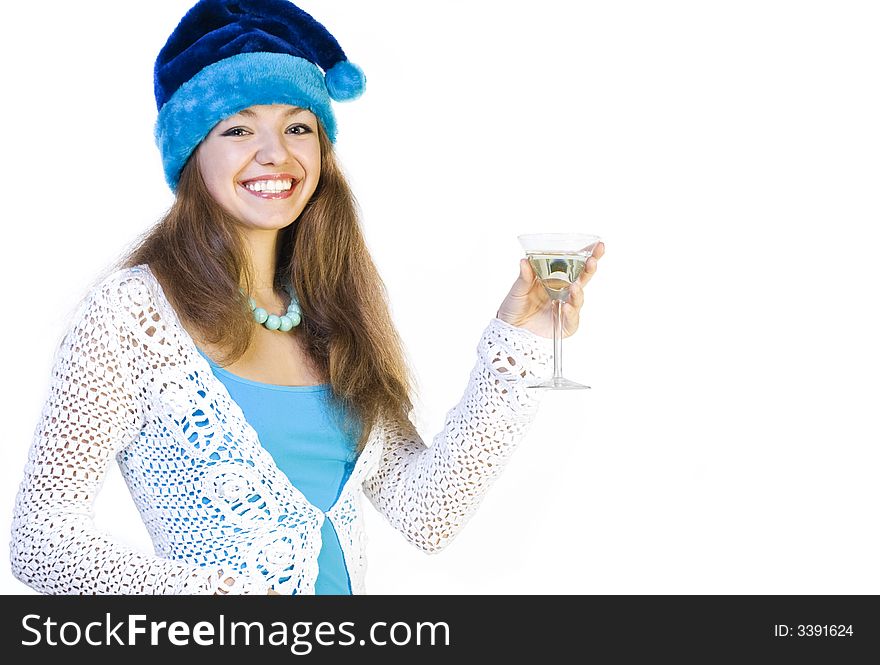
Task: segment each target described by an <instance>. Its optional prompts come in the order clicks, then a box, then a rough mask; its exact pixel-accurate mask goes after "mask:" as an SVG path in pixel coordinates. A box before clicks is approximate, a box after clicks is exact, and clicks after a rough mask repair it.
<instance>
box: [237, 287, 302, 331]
mask: <svg viewBox="0 0 880 665" xmlns="http://www.w3.org/2000/svg"><path fill="white" fill-rule="evenodd" d="M284 291H285V292H286V293H287V295H289V296H290V304H289V305H288V306H287V313H286V314H282V315H281V316H278V315H276V314H269V312H267V311H266V310H265V309H263V308H262V307H257V301H256V300H254V299H253V298H252V297H251V296H248V303H249V304H250V306H251V313H252V314H253V315H254V321H256V322H257V323H259V324H260V325H261V326H263V327H264V328H267V329H268V330H280V331H281V332H287V331H288V330H292V329H293V328H296V327H297V326H298V325H299V324H300V322H301V321H302V310H300V308H299V301H298V300H297V299H296V294H295V293H294V292H293V287H292V286H291V285H289V284H288V285H286V286H285V287H284ZM241 292H242V294H243V295H244V291H243V290H242V291H241Z"/></svg>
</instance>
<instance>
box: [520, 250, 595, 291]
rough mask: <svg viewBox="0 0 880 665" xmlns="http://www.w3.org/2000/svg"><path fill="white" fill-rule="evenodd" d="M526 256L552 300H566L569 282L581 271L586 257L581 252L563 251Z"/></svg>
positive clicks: (569, 287) (569, 286)
mask: <svg viewBox="0 0 880 665" xmlns="http://www.w3.org/2000/svg"><path fill="white" fill-rule="evenodd" d="M526 256H527V257H528V259H529V263H530V264H531V266H532V270H534V271H535V274H536V275H537V276H538V279H540V280H541V283H542V284H543V285H544V288H545V289H546V290H547V295H549V296H550V298H551V299H552V300H568V295H569V291H570V290H571V283H572V282H573V281H575V280H576V279H577V278H578V277H579V276H580V274H581V273H582V272H583V270H584V266H585V265H586V264H587V258H588V257H587V256H584V254H583V253H571V254H569V253H563V252H553V253H550V252H547V253H534V254H532V253H527V254H526Z"/></svg>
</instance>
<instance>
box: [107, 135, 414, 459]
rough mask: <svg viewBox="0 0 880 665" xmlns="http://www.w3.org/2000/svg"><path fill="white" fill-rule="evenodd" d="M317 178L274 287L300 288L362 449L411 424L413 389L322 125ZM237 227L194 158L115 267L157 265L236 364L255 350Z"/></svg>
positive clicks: (282, 252)
mask: <svg viewBox="0 0 880 665" xmlns="http://www.w3.org/2000/svg"><path fill="white" fill-rule="evenodd" d="M318 137H319V141H320V146H321V177H320V180H319V183H318V186H317V189H316V190H315V193H314V194H313V195H312V198H311V199H310V201H309V202H308V204H307V205H306V207H305V209H304V210H303V212H302V214H301V215H300V216H299V217H298V218H297V220H295V221H294V222H292V223H291V224H290V225H289V226H287V227H285V228H284V229H282V230H281V231H280V232H279V234H280V235H279V239H278V240H279V241H278V255H277V260H276V272H275V276H274V282H275V287H276V289H280V288H281V287H282V285H284V284H286V283H292V284H293V288H294V290H295V292H296V295H297V298H298V300H299V302H300V306H301V309H302V323H301V324H300V326H299V327H298V328H297V330H298V331H299V332H298V333H297V334H298V335H299V336H300V338H301V339H302V341H303V342H304V344H303V346H304V348H305V351H306V353H307V354H308V356H309V358H310V359H311V360H312V362H313V363H314V365H315V367H316V368H317V369H318V370H319V371H320V373H321V375H322V376H324V377H326V378H327V379H328V380H329V383H330V385H331V388H332V394H333V399H334V402H335V404H336V406H338V407H341V409H340V412H341V413H344V416H345V417H344V421H343V425H344V427H345V430H346V432H347V433H348V434H349V435H351V436H354V437H355V438H356V439H357V441H358V444H357V448H358V450H359V451H360V450H362V449H363V446H364V444H365V443H366V440H367V437H368V435H369V433H370V430H371V429H372V427H373V425H375V424H376V422H377V421H378V420H379V419H380V418H382V417H388V418H391V419H392V420H393V419H398V420H400V419H403V420H405V419H406V418H407V417H408V414H409V413H410V411H411V409H412V401H411V395H412V394H414V391H415V385H414V379H413V373H412V372H411V371H410V368H409V367H408V365H407V362H406V358H405V355H404V350H403V344H402V342H401V340H400V337H399V335H398V332H397V330H396V328H395V326H394V324H393V321H392V319H391V315H390V312H389V307H388V294H387V290H386V288H385V284H384V282H383V281H382V279H381V277H380V276H379V273H378V271H377V270H376V266H375V265H374V263H373V260H372V258H371V257H370V254H369V252H368V250H367V247H366V243H365V241H364V237H363V234H362V232H361V228H360V222H359V219H358V214H357V207H356V202H355V199H354V196H353V194H352V192H351V189H350V187H349V185H348V182H347V181H346V179H345V176H344V175H343V173H342V170H341V169H340V167H339V164H338V162H337V160H336V156H335V153H334V151H333V145H332V144H331V143H330V141H329V139H328V137H327V135H326V133H325V132H324V129H323V127H321V126H320V123H318ZM240 228H241V227H240V224H239V223H238V222H237V220H236V219H235V218H234V217H233V216H232V215H230V214H229V213H228V212H226V211H225V210H224V209H223V208H222V207H221V206H220V205H219V204H218V203H217V202H216V201H215V200H214V199H213V197H212V196H211V194H210V193H209V192H208V189H207V187H206V185H205V182H204V180H203V179H202V175H201V172H200V171H199V168H198V166H197V160H196V159H195V158H194V157H191V158H190V159H189V161H188V162H187V163H186V165H185V166H184V168H183V171H182V173H181V176H180V181H179V184H178V188H177V196H176V199H175V202H174V204H173V205H172V206H171V208H170V209H169V210H168V212H167V213H166V214H165V216H164V217H163V218H162V219H161V220H160V221H159V222H158V223H157V224H156V225H155V226H154V227H153V228H152V229H150V230H149V231H147V232H146V233H145V234H144V235H143V236H141V237H140V238H139V240H138V241H136V243H135V244H134V247H133V249H131V250H129V251H128V252H127V253H126V255H125V256H124V257H123V258H122V259H120V260H119V261H118V262H117V263H116V265H115V266H114V267H115V268H129V267H133V266H136V265H140V264H144V263H146V264H149V266H150V269H151V270H152V271H153V272H154V273H155V274H156V276H157V278H158V279H159V281H160V282H161V284H162V287H163V291H164V292H165V294H166V296H167V297H168V300H169V301H170V303H171V305H172V306H173V307H174V309H175V311H176V312H177V314H178V316H179V317H180V318H181V320H183V321H186V322H187V323H188V324H190V325H192V326H194V327H195V328H196V329H197V330H198V332H199V334H201V335H202V336H203V337H204V339H205V341H206V342H208V343H209V344H211V345H214V346H217V347H219V348H221V349H223V356H222V358H221V359H220V360H219V361H218V363H219V364H221V365H228V364H230V363H232V362H235V360H237V359H238V358H240V357H241V356H242V355H243V354H244V353H245V351H246V350H247V349H248V347H249V346H250V343H251V339H252V337H253V334H254V321H253V318H252V316H251V313H250V308H249V307H248V304H247V298H246V296H243V295H242V294H241V292H240V291H239V287H240V286H242V285H244V286H243V288H244V290H245V292H246V293H250V291H251V289H250V287H251V284H252V283H253V273H252V270H251V267H250V261H249V259H248V252H247V249H246V244H245V241H244V238H243V236H242V234H241V232H240Z"/></svg>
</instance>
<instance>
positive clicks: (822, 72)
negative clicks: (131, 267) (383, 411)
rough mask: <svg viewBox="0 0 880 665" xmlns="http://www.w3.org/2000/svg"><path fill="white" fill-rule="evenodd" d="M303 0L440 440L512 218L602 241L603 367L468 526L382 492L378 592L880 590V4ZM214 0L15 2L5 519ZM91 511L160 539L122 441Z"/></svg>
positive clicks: (528, 447) (153, 204) (527, 227)
mask: <svg viewBox="0 0 880 665" xmlns="http://www.w3.org/2000/svg"><path fill="white" fill-rule="evenodd" d="M300 4H301V6H302V7H303V8H304V9H306V10H307V11H310V12H312V13H313V14H314V15H315V16H316V17H317V18H318V19H319V20H321V21H322V22H323V23H325V24H326V25H327V26H328V27H329V28H330V29H331V31H332V32H333V33H334V34H335V35H336V37H337V38H338V40H339V41H340V43H341V45H342V47H343V48H344V49H345V50H346V52H347V54H348V56H349V57H350V59H351V60H352V61H354V62H356V63H358V64H359V65H360V66H361V67H362V68H363V69H364V71H365V72H366V74H367V77H368V87H367V92H366V94H365V96H364V97H362V98H361V99H360V100H358V101H356V102H352V103H349V104H341V105H337V106H336V109H337V114H338V120H339V126H340V132H339V141H338V151H339V153H340V157H341V160H342V163H343V166H344V168H345V170H346V172H347V174H348V176H349V177H350V179H351V182H352V184H353V187H354V190H355V192H356V194H357V197H358V200H359V202H360V206H361V208H362V212H363V226H364V231H365V234H366V237H367V240H368V243H369V245H370V248H371V250H372V252H373V255H374V257H375V259H376V261H377V263H378V265H379V268H380V271H381V274H382V276H383V278H384V279H385V281H386V283H387V285H388V289H389V292H390V296H391V300H392V306H393V315H394V318H395V321H396V323H397V325H398V327H399V330H400V332H401V334H402V336H403V338H404V341H405V343H406V345H407V352H408V354H409V358H410V359H411V361H412V363H413V365H414V367H415V368H416V370H417V378H418V381H419V385H420V388H421V393H420V395H421V400H420V401H419V402H418V412H417V416H416V418H417V425H418V426H419V429H420V431H421V432H422V435H423V438H425V440H426V441H430V440H431V439H432V438H433V436H434V435H435V434H436V433H437V432H438V431H439V430H440V429H441V428H442V423H443V418H444V415H445V413H446V412H447V411H448V409H450V408H451V407H452V406H453V405H454V404H455V403H456V402H457V401H458V399H459V398H460V396H461V394H462V391H463V390H464V387H465V385H466V383H467V377H468V373H469V371H470V369H471V367H472V366H473V363H474V360H475V357H476V356H475V347H476V343H477V340H478V339H479V336H480V333H481V332H482V330H483V328H484V326H485V325H486V324H487V323H488V321H489V320H490V319H491V318H492V316H494V314H495V311H496V309H497V307H498V305H499V304H500V302H501V300H502V299H503V297H504V295H505V294H506V292H507V290H508V288H509V287H510V285H511V284H512V282H513V280H514V279H515V277H516V274H517V269H518V260H519V258H520V256H521V250H520V247H519V245H518V243H517V240H516V235H517V234H518V233H523V232H538V231H555V230H579V231H583V232H587V233H598V234H600V235H602V236H603V237H604V238H605V241H606V246H607V254H606V257H605V258H604V259H603V260H602V262H601V265H600V270H599V273H598V274H597V276H596V277H595V278H594V279H593V281H592V282H591V284H590V285H589V286H588V288H587V292H586V304H585V307H584V310H583V314H582V327H581V329H580V330H579V332H578V333H577V334H576V335H575V336H574V337H572V338H569V339H567V340H566V341H565V343H564V344H563V351H564V360H565V372H566V374H568V375H569V376H570V378H573V379H576V380H581V381H583V382H586V383H589V384H591V385H592V386H593V389H592V390H591V391H585V392H571V393H566V392H559V393H548V394H546V395H545V397H544V398H543V401H542V405H541V408H540V411H539V414H538V417H537V420H536V421H535V422H534V424H533V426H532V428H531V430H530V431H529V434H528V435H527V437H526V439H525V440H524V441H523V443H522V446H521V448H520V449H519V450H518V451H517V452H516V454H515V455H514V457H513V459H512V461H511V463H510V465H509V467H508V468H507V470H506V471H505V473H504V474H503V475H502V477H501V478H500V479H499V480H498V481H497V483H496V484H495V485H494V487H493V488H492V489H491V491H490V492H489V494H488V496H487V497H486V499H485V501H484V503H483V505H482V507H481V508H480V510H479V511H478V512H477V514H476V515H475V516H474V518H473V519H472V520H471V522H470V523H469V524H468V526H467V527H466V528H465V529H464V531H463V532H462V533H461V534H460V536H459V537H458V538H457V539H456V540H455V541H454V542H453V543H452V544H451V545H450V546H449V548H448V549H447V550H446V551H445V552H443V553H441V554H439V555H436V556H426V555H424V554H422V553H420V552H419V551H417V550H416V549H415V548H413V547H412V546H410V545H408V544H407V543H406V542H405V541H404V540H403V538H402V537H400V536H399V535H397V534H396V533H394V532H393V531H392V530H391V529H390V528H389V527H388V526H387V525H386V524H385V523H384V522H383V521H382V519H381V517H380V516H379V515H378V514H377V513H375V512H374V511H373V509H372V508H371V507H367V511H368V512H367V519H368V533H369V537H370V540H369V546H368V547H369V549H368V555H369V561H370V564H369V570H368V577H367V587H368V591H369V592H371V593H373V594H383V593H404V594H410V593H412V594H431V593H436V594H445V593H472V594H489V593H502V594H505V593H526V594H532V593H552V594H569V593H586V594H657V593H668V594H691V593H693V594H704V593H713V594H714V593H720V594H739V593H768V594H777V593H795V594H801V593H820V594H824V593H841V594H860V593H871V594H876V593H880V573H878V566H877V561H878V558H880V557H878V554H880V552H878V545H880V536H878V528H877V527H878V519H877V515H878V508H880V501H878V499H880V482H878V470H880V468H878V467H880V454H878V443H880V436H878V434H880V425H878V397H880V389H878V380H880V379H878V377H880V358H878V356H880V353H878V339H880V326H878V322H877V309H878V287H880V279H878V268H877V261H876V258H875V255H876V252H877V245H878V241H880V232H878V222H880V197H878V182H880V179H878V176H880V122H878V118H880V86H878V76H880V40H878V39H877V35H878V34H880V10H878V5H877V3H874V2H845V1H835V2H830V1H829V2H809V1H804V0H800V1H791V2H782V1H771V0H762V1H760V2H754V1H742V0H740V1H738V2H696V1H694V2H683V1H676V2H651V1H643V2H636V1H623V0H617V1H614V2H612V1H609V2H583V3H572V2H567V1H562V0H552V1H551V0H548V1H546V2H541V3H526V2H500V1H492V2H489V1H485V0H481V1H479V2H473V1H464V0H460V1H457V2H442V3H414V2H404V1H403V0H398V1H393V2H392V1H390V0H385V1H376V0H371V1H370V2H361V1H357V0H345V1H343V0H333V1H331V0H327V1H323V2H320V1H318V0H303V1H302V2H301V3H300ZM189 6H190V0H166V1H161V2H160V1H154V2H149V3H145V2H142V3H130V2H116V1H104V2H78V3H71V2H62V1H53V2H49V3H44V5H42V7H48V8H49V9H48V11H43V10H41V11H40V12H38V13H35V12H32V11H31V9H30V7H29V6H28V5H26V4H24V3H13V4H12V5H10V6H9V7H7V8H6V9H5V14H4V25H5V28H4V38H3V40H0V44H2V45H0V48H2V56H3V62H4V63H5V64H4V79H5V80H4V88H5V94H4V99H5V100H6V103H5V104H4V105H3V110H2V113H3V129H4V131H3V136H2V141H3V159H2V160H0V164H2V170H3V171H2V182H3V183H4V189H5V191H4V196H3V198H4V202H5V205H4V206H3V208H4V211H3V231H4V241H3V242H2V243H0V251H2V262H0V270H2V283H3V284H4V285H5V287H6V293H5V298H4V300H5V303H6V305H5V308H4V311H5V313H4V314H3V325H2V328H0V330H2V349H3V365H4V367H3V368H4V372H3V377H4V379H3V381H2V385H0V390H2V402H0V403H2V404H3V433H4V437H3V439H4V440H3V449H4V464H3V465H2V473H3V477H2V483H0V487H2V491H3V497H2V501H0V508H2V510H0V515H2V524H0V526H2V528H3V533H6V534H8V527H9V521H10V517H11V513H12V507H13V502H14V497H15V492H16V490H17V487H18V483H19V481H20V478H21V472H22V469H23V466H24V463H25V460H26V456H27V450H28V446H29V445H30V442H31V438H32V436H33V431H34V427H35V425H36V423H37V420H38V418H39V414H40V410H41V408H42V404H43V400H44V399H45V395H46V390H47V386H48V379H49V372H50V366H51V359H52V355H53V353H54V349H55V347H56V345H57V343H58V342H59V341H60V339H61V336H62V334H63V332H64V330H65V328H66V326H67V324H68V322H69V317H70V316H71V314H72V313H73V311H72V310H73V307H74V305H75V303H76V302H77V301H78V299H79V298H80V297H81V296H82V295H83V294H84V292H85V289H86V288H87V287H88V285H89V284H90V283H91V281H92V280H93V279H94V277H95V276H96V275H97V274H98V273H99V272H100V271H101V270H102V269H103V268H104V267H105V266H106V265H107V264H109V263H110V262H111V261H112V260H113V259H115V258H116V257H117V256H118V255H119V254H120V253H121V252H122V251H123V250H124V249H125V248H126V246H127V245H128V243H130V242H131V241H133V239H134V238H135V236H136V235H137V234H139V233H141V232H142V231H143V230H145V229H146V228H148V227H149V226H150V225H152V224H153V223H154V222H155V221H156V220H157V219H158V218H159V217H160V216H161V215H162V213H163V212H164V211H165V209H166V208H167V207H168V206H169V204H170V203H171V194H170V192H169V190H168V189H167V188H166V186H165V184H164V181H163V179H162V172H161V167H160V161H159V155H158V151H157V150H156V148H155V146H154V144H153V139H152V127H153V122H154V120H155V115H156V110H155V105H154V101H153V96H152V65H153V59H154V58H155V55H156V53H158V51H159V49H160V48H161V46H162V45H163V44H164V41H165V39H166V37H167V35H168V33H169V32H170V31H171V30H172V29H173V27H174V26H175V25H176V23H177V21H178V20H179V18H180V17H181V16H182V15H183V13H184V11H185V10H186V9H188V7H189ZM96 510H97V522H98V524H99V526H100V527H101V528H103V529H105V530H107V531H110V532H112V533H114V534H116V536H117V537H118V539H119V540H120V541H122V542H125V543H128V544H129V545H133V546H135V547H139V548H142V549H144V550H145V551H148V552H150V551H152V548H151V545H150V542H149V539H148V537H147V535H146V531H145V530H144V528H143V526H142V525H141V523H140V520H139V518H138V516H137V513H136V511H135V509H134V507H133V505H132V504H131V501H130V498H129V497H128V494H127V490H126V489H125V487H124V484H123V483H122V481H121V477H120V475H119V472H118V470H117V469H116V468H115V466H114V468H113V469H112V470H111V472H110V474H109V475H108V477H107V480H106V484H105V487H104V490H103V492H102V493H101V494H100V496H99V498H98V502H97V505H96ZM0 552H2V554H0V556H2V561H0V592H3V593H32V592H31V591H30V590H29V589H28V588H27V587H25V586H24V585H22V584H20V583H19V582H18V581H16V580H15V579H14V578H13V577H12V575H11V573H10V571H9V564H8V551H7V548H5V547H3V548H0Z"/></svg>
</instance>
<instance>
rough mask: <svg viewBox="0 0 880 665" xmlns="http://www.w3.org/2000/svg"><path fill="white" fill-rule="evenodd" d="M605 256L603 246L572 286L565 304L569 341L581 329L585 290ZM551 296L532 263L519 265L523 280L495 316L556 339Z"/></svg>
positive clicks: (564, 323)
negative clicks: (579, 327)
mask: <svg viewBox="0 0 880 665" xmlns="http://www.w3.org/2000/svg"><path fill="white" fill-rule="evenodd" d="M604 254H605V243H603V242H600V243H599V244H598V245H596V247H595V249H594V250H593V255H592V256H591V257H590V258H589V259H587V264H586V266H584V270H583V272H582V273H581V275H580V277H578V279H577V280H576V281H574V282H573V283H572V285H571V291H570V293H569V296H568V300H566V301H565V302H564V303H563V304H562V336H563V337H569V336H570V335H573V334H574V333H575V331H577V329H578V324H579V323H580V311H581V307H582V306H583V304H584V287H585V286H586V285H587V282H589V281H590V280H591V279H593V275H595V274H596V270H598V268H599V259H601V258H602V256H603V255H604ZM552 305H553V303H552V301H551V300H550V296H548V295H547V292H546V291H545V290H544V286H543V285H542V284H541V280H539V279H538V277H537V275H535V271H534V270H532V266H531V265H530V264H529V260H528V259H521V260H520V262H519V277H518V278H517V280H516V281H515V282H514V283H513V286H511V287H510V292H509V293H508V294H507V297H506V298H505V299H504V302H503V303H501V307H499V308H498V313H497V314H496V315H495V316H496V317H497V318H499V319H501V320H502V321H506V322H507V323H509V324H510V325H512V326H518V327H520V328H525V329H526V330H529V331H531V332H533V333H535V334H536V335H540V336H541V337H553V308H552Z"/></svg>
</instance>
